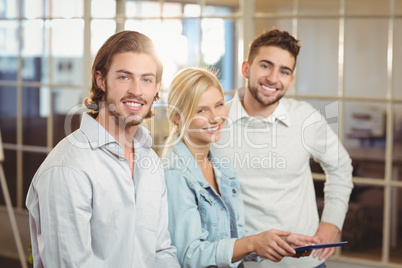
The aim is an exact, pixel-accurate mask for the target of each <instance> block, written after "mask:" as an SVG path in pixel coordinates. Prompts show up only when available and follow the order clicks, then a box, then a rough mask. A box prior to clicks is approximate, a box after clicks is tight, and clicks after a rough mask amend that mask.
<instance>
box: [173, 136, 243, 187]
mask: <svg viewBox="0 0 402 268" xmlns="http://www.w3.org/2000/svg"><path fill="white" fill-rule="evenodd" d="M172 152H174V153H175V154H176V155H177V157H178V159H177V160H178V162H180V165H183V167H184V168H185V169H187V170H188V171H189V172H190V173H191V174H192V175H193V178H194V179H195V180H197V181H198V182H199V184H200V185H201V186H202V187H203V188H208V187H210V185H209V183H208V182H207V181H206V179H205V177H204V175H203V174H202V171H201V169H200V168H199V166H198V164H197V162H196V161H195V159H194V157H193V155H192V154H191V152H190V150H189V149H188V148H187V146H186V145H185V144H184V143H183V142H182V141H180V142H178V143H177V144H176V145H175V146H174V147H173V149H172ZM210 153H211V163H212V166H213V168H214V172H215V176H216V179H217V180H219V179H220V178H221V177H227V178H230V179H233V178H235V177H236V173H235V172H234V170H233V169H231V168H230V167H228V166H224V165H222V162H221V161H220V159H219V158H217V157H215V156H214V155H213V154H212V152H210Z"/></svg>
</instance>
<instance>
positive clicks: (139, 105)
mask: <svg viewBox="0 0 402 268" xmlns="http://www.w3.org/2000/svg"><path fill="white" fill-rule="evenodd" d="M124 104H125V105H127V106H130V107H135V108H138V107H141V106H142V105H143V104H141V103H139V102H124Z"/></svg>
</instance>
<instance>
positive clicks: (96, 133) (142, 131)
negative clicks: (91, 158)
mask: <svg viewBox="0 0 402 268" xmlns="http://www.w3.org/2000/svg"><path fill="white" fill-rule="evenodd" d="M80 130H81V131H82V132H83V133H84V135H85V136H86V137H87V139H88V142H89V144H90V146H91V148H92V149H96V148H98V147H105V148H106V149H107V150H109V151H110V152H112V153H114V154H116V155H118V156H122V155H123V146H121V144H120V143H119V142H118V141H117V140H116V139H115V138H114V137H113V136H112V135H110V133H109V132H108V131H106V129H105V128H104V127H103V126H102V125H101V124H99V123H98V121H96V120H95V119H94V118H93V117H91V116H90V115H89V114H87V113H84V114H83V116H82V121H81V126H80ZM151 146H152V138H151V135H150V133H149V131H148V130H147V129H146V128H144V127H143V126H141V125H138V128H137V132H136V133H135V135H134V149H137V148H140V147H145V148H151Z"/></svg>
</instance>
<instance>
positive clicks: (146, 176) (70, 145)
mask: <svg viewBox="0 0 402 268" xmlns="http://www.w3.org/2000/svg"><path fill="white" fill-rule="evenodd" d="M151 143H152V141H151V137H150V135H149V132H148V131H147V130H146V129H145V128H143V127H142V126H139V127H138V130H137V133H136V135H135V138H134V144H135V166H134V174H131V171H130V167H129V163H128V161H127V159H126V158H125V157H124V156H123V148H122V146H121V145H120V144H119V143H118V142H117V141H116V140H115V139H114V138H113V137H112V136H111V135H110V134H109V133H108V132H107V131H106V130H105V129H104V128H103V127H102V126H101V125H100V124H99V123H98V122H97V121H96V120H94V119H93V118H92V117H90V116H89V115H87V114H84V115H83V119H82V123H81V126H80V129H78V130H77V131H75V132H74V133H72V134H71V135H69V136H67V137H66V138H65V139H63V140H62V141H61V142H60V143H59V144H58V145H57V146H56V147H55V148H54V149H53V150H52V152H51V153H50V154H49V155H48V157H47V158H46V159H45V161H44V162H43V163H42V165H41V166H40V168H39V169H38V171H37V172H36V174H35V176H34V178H33V180H32V183H31V186H30V188H29V191H28V195H27V200H26V206H27V208H28V210H29V219H30V231H31V241H32V252H33V257H34V267H140V268H148V267H180V266H179V263H178V261H177V258H176V249H175V248H174V247H173V246H171V240H170V235H169V232H168V229H167V227H168V207H167V193H166V186H165V180H164V174H163V170H161V168H160V165H158V157H157V155H156V154H155V152H154V151H153V150H152V149H151ZM133 178H134V179H133Z"/></svg>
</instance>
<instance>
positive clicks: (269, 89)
mask: <svg viewBox="0 0 402 268" xmlns="http://www.w3.org/2000/svg"><path fill="white" fill-rule="evenodd" d="M262 88H263V89H265V90H266V91H270V92H275V91H276V88H270V87H266V86H262Z"/></svg>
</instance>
